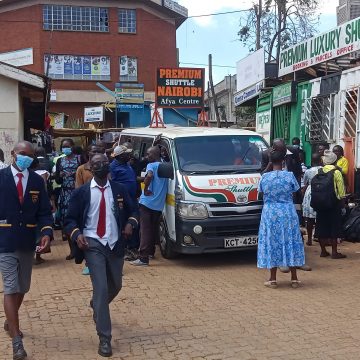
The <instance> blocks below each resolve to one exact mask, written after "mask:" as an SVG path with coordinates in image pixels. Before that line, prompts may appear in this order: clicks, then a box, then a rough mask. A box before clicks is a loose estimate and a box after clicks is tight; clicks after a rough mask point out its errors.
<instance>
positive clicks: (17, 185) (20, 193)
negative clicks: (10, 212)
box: [16, 173, 24, 205]
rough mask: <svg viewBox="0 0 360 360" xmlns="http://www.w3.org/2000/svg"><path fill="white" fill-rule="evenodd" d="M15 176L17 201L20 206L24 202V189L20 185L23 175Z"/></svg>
mask: <svg viewBox="0 0 360 360" xmlns="http://www.w3.org/2000/svg"><path fill="white" fill-rule="evenodd" d="M16 176H17V177H18V179H19V180H18V182H17V184H16V188H17V192H18V197H19V201H20V204H21V205H22V204H23V202H24V188H23V184H22V179H23V177H24V174H22V173H17V174H16Z"/></svg>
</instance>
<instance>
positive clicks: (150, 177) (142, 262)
mask: <svg viewBox="0 0 360 360" xmlns="http://www.w3.org/2000/svg"><path fill="white" fill-rule="evenodd" d="M147 157H148V161H149V164H148V165H147V167H146V176H145V180H144V184H145V188H144V191H143V193H142V195H141V197H140V250H139V259H137V260H135V261H132V262H131V265H135V266H147V265H149V257H150V256H151V255H153V253H154V248H155V244H156V240H157V239H158V238H159V221H160V217H161V213H162V211H163V209H164V206H165V200H166V195H167V191H168V179H165V178H159V176H158V168H159V165H160V163H161V157H160V149H159V147H158V146H153V147H151V148H150V149H148V151H147Z"/></svg>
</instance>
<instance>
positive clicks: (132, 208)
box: [64, 180, 139, 264]
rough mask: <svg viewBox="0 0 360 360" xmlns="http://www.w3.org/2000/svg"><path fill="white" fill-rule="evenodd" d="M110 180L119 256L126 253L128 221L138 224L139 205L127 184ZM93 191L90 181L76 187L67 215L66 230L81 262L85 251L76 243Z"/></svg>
mask: <svg viewBox="0 0 360 360" xmlns="http://www.w3.org/2000/svg"><path fill="white" fill-rule="evenodd" d="M109 181H110V187H111V190H112V193H113V197H114V209H113V210H114V215H115V218H116V222H117V225H118V229H119V239H118V242H117V244H116V246H115V249H114V250H116V251H118V253H119V256H123V254H124V246H125V243H124V240H123V236H122V230H123V229H124V227H125V225H126V224H127V223H130V224H131V225H132V226H133V228H136V227H137V226H138V219H139V215H138V207H137V204H136V203H134V201H133V200H132V199H131V197H130V196H129V193H128V191H127V190H126V188H125V186H124V185H122V184H119V183H117V182H114V181H111V180H109ZM90 200H91V192H90V183H87V184H85V185H83V186H81V187H79V188H78V189H75V190H74V191H73V193H72V195H71V198H70V202H69V207H68V211H67V215H66V217H65V225H64V227H65V232H66V234H68V235H69V236H70V239H71V241H72V242H73V243H74V247H75V253H74V255H75V262H76V263H77V264H81V263H82V261H83V260H84V253H83V251H81V250H80V249H79V247H78V246H77V243H76V239H77V237H78V236H79V235H80V234H82V233H83V231H84V228H85V224H86V220H87V216H88V212H89V208H90Z"/></svg>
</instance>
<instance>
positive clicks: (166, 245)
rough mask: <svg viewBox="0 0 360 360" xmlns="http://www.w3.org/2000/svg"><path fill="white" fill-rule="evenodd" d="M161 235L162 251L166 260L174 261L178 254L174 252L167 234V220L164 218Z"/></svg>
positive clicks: (160, 228) (160, 229)
mask: <svg viewBox="0 0 360 360" xmlns="http://www.w3.org/2000/svg"><path fill="white" fill-rule="evenodd" d="M159 233H160V251H161V255H162V256H163V257H164V258H165V259H173V258H174V257H176V255H177V254H176V252H175V251H174V250H173V245H172V242H171V240H170V237H169V234H168V232H167V228H166V224H165V220H164V219H163V218H162V219H161V220H160V225H159Z"/></svg>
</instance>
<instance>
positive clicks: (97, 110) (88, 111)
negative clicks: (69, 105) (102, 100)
mask: <svg viewBox="0 0 360 360" xmlns="http://www.w3.org/2000/svg"><path fill="white" fill-rule="evenodd" d="M102 121H104V107H103V106H96V107H86V108H85V111H84V123H92V122H102Z"/></svg>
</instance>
